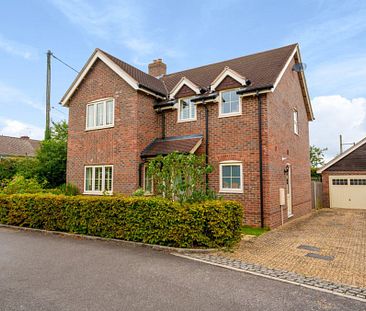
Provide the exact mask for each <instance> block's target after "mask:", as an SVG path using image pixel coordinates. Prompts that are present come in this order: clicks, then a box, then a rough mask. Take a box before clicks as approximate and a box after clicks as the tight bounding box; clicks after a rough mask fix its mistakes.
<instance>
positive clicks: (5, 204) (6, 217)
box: [0, 194, 242, 247]
mask: <svg viewBox="0 0 366 311" xmlns="http://www.w3.org/2000/svg"><path fill="white" fill-rule="evenodd" d="M241 220H242V206H241V205H240V204H239V203H237V202H233V201H223V200H217V201H216V200H215V201H206V202H203V203H196V204H184V205H182V204H179V203H176V202H171V201H169V200H165V199H162V198H143V197H123V196H113V197H86V196H73V197H68V196H64V195H50V194H15V195H0V223H4V224H9V225H15V226H21V227H30V228H38V229H46V230H53V231H64V232H73V233H79V234H87V235H94V236H100V237H106V238H117V239H123V240H129V241H137V242H144V243H150V244H160V245H167V246H175V247H202V246H203V247H227V246H231V245H232V244H233V243H235V242H236V241H237V240H238V239H239V237H240V225H241Z"/></svg>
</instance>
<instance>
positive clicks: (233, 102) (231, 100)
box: [219, 90, 241, 117]
mask: <svg viewBox="0 0 366 311" xmlns="http://www.w3.org/2000/svg"><path fill="white" fill-rule="evenodd" d="M236 92H237V90H230V91H224V92H221V93H220V110H219V116H220V117H226V116H235V115H240V114H241V105H240V97H239V95H238V94H236Z"/></svg>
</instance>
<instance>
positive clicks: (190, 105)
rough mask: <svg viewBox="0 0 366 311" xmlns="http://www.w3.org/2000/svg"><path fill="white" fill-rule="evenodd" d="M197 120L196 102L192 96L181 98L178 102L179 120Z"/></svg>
mask: <svg viewBox="0 0 366 311" xmlns="http://www.w3.org/2000/svg"><path fill="white" fill-rule="evenodd" d="M194 120H196V104H195V103H194V102H192V101H191V98H181V99H179V104H178V121H180V122H185V121H194Z"/></svg>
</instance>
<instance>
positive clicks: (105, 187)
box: [84, 165, 113, 194]
mask: <svg viewBox="0 0 366 311" xmlns="http://www.w3.org/2000/svg"><path fill="white" fill-rule="evenodd" d="M112 192H113V165H93V166H85V172H84V193H86V194H104V193H105V194H112Z"/></svg>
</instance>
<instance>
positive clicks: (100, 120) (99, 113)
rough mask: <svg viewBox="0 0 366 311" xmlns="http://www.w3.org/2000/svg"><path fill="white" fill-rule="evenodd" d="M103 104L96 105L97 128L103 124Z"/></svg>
mask: <svg viewBox="0 0 366 311" xmlns="http://www.w3.org/2000/svg"><path fill="white" fill-rule="evenodd" d="M103 119H104V103H99V104H97V126H101V125H103V124H104V120H103Z"/></svg>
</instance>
